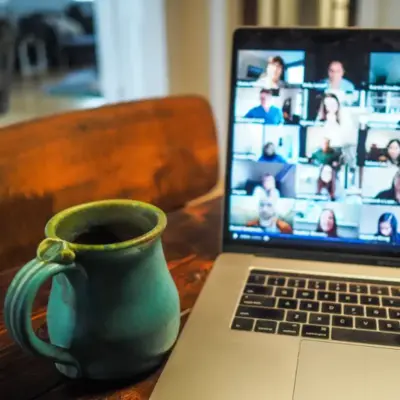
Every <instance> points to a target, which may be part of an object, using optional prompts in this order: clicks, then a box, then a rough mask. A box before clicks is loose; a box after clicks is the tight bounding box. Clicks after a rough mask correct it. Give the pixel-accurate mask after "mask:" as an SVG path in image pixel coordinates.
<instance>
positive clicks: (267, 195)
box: [253, 174, 281, 203]
mask: <svg viewBox="0 0 400 400" xmlns="http://www.w3.org/2000/svg"><path fill="white" fill-rule="evenodd" d="M253 196H254V197H255V198H256V199H257V200H258V201H261V200H262V199H268V200H271V201H272V202H273V203H276V202H277V201H278V200H279V198H280V197H281V194H280V192H279V190H278V189H277V188H276V181H275V177H274V176H273V175H271V174H265V175H264V176H263V177H262V180H261V185H260V186H256V188H255V189H254V191H253Z"/></svg>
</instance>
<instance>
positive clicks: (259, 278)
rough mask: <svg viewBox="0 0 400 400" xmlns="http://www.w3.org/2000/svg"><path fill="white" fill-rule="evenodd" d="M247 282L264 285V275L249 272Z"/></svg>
mask: <svg viewBox="0 0 400 400" xmlns="http://www.w3.org/2000/svg"><path fill="white" fill-rule="evenodd" d="M247 283H253V284H255V285H264V283H265V275H256V274H250V276H249V279H247Z"/></svg>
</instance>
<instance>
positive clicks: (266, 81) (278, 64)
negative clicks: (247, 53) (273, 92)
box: [256, 56, 287, 89]
mask: <svg viewBox="0 0 400 400" xmlns="http://www.w3.org/2000/svg"><path fill="white" fill-rule="evenodd" d="M284 74H285V62H284V61H283V58H282V57H281V56H272V57H269V58H268V60H267V67H266V68H265V72H264V73H262V74H261V75H260V77H259V78H258V80H257V82H256V83H257V86H261V87H264V88H266V89H280V88H284V87H286V86H287V85H286V83H285V81H284Z"/></svg>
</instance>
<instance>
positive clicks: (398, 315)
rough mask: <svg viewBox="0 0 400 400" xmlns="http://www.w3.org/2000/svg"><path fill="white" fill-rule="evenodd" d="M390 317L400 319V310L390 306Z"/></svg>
mask: <svg viewBox="0 0 400 400" xmlns="http://www.w3.org/2000/svg"><path fill="white" fill-rule="evenodd" d="M389 318H391V319H400V310H395V309H394V308H389Z"/></svg>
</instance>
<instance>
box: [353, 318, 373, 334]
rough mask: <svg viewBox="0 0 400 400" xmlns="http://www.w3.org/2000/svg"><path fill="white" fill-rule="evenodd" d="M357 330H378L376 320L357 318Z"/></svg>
mask: <svg viewBox="0 0 400 400" xmlns="http://www.w3.org/2000/svg"><path fill="white" fill-rule="evenodd" d="M356 328H358V329H369V330H371V331H374V330H376V319H373V318H356Z"/></svg>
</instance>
